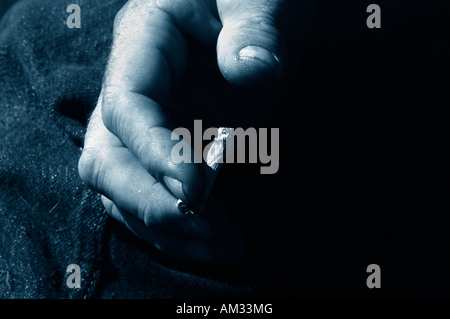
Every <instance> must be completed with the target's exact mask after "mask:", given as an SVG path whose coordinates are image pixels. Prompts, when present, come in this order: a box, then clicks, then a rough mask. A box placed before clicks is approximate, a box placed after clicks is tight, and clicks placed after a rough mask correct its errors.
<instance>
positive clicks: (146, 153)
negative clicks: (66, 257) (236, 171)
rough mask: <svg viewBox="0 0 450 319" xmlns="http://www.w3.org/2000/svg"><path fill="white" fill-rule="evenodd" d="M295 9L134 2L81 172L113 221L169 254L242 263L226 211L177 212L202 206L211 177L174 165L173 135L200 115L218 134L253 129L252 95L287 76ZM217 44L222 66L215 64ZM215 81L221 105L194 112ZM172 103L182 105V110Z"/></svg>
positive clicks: (245, 1)
mask: <svg viewBox="0 0 450 319" xmlns="http://www.w3.org/2000/svg"><path fill="white" fill-rule="evenodd" d="M288 2H291V1H290V0H284V1H283V0H266V1H260V0H217V2H216V1H212V0H182V1H181V0H145V1H144V0H130V1H128V2H127V4H126V5H125V6H124V7H123V8H122V9H121V10H120V11H119V12H118V14H117V16H116V19H115V22H114V39H113V46H112V50H111V55H110V59H109V62H108V64H107V69H106V73H105V78H104V83H103V86H102V91H101V94H100V97H99V100H98V104H97V106H96V108H95V110H94V112H93V114H92V116H91V118H90V121H89V125H88V128H87V133H86V137H85V143H84V149H83V153H82V156H81V158H80V161H79V173H80V176H81V178H82V179H83V181H84V182H86V183H87V184H88V185H89V186H90V187H92V188H93V189H94V190H96V191H97V192H99V193H101V194H102V195H103V196H102V201H103V204H104V206H105V208H106V211H107V212H108V213H109V214H110V215H111V216H112V217H114V218H115V219H117V220H119V221H120V222H122V223H124V224H125V225H126V226H127V227H128V228H129V229H131V230H132V231H133V232H134V233H135V234H136V235H137V236H139V237H141V238H142V239H143V240H145V241H146V242H148V243H150V244H152V245H154V246H155V247H156V248H158V249H159V250H160V251H161V252H163V253H164V254H166V255H168V256H171V257H174V258H178V259H185V260H191V261H201V262H208V263H227V262H236V261H238V260H239V259H241V258H242V256H243V243H242V240H241V237H240V236H239V235H238V233H237V231H236V230H235V229H234V228H233V227H232V226H231V225H230V224H229V223H228V222H227V221H226V218H225V212H224V211H223V209H222V208H221V206H220V204H217V203H216V204H211V203H209V204H208V205H206V208H205V214H204V215H202V216H196V217H193V218H190V217H188V216H185V215H183V214H181V213H180V211H179V210H178V208H177V206H176V202H177V200H178V199H182V200H183V201H185V202H188V203H189V204H191V205H194V206H201V205H203V204H204V202H205V199H206V196H205V191H206V190H205V187H206V177H205V167H204V165H203V164H196V163H179V164H177V163H174V162H173V161H172V159H171V149H172V147H173V146H174V145H175V144H176V143H178V141H174V140H172V139H171V133H172V129H173V128H174V125H175V124H179V123H180V122H179V121H178V119H177V116H176V114H178V115H179V114H183V117H184V119H185V120H186V119H190V120H191V121H192V119H193V118H194V116H198V114H196V115H193V114H195V113H196V112H200V113H201V114H203V116H205V118H209V119H210V118H212V117H214V118H216V119H219V121H220V123H216V125H218V126H225V125H228V126H229V125H230V119H237V120H238V121H237V122H236V123H249V122H250V121H249V118H250V119H251V118H252V117H253V120H255V119H254V117H255V116H254V115H255V114H258V115H259V116H264V115H265V114H267V113H268V110H267V108H265V107H263V105H264V103H263V102H262V101H264V100H265V98H264V96H265V95H264V94H262V92H263V91H258V90H255V88H258V87H264V88H270V87H271V86H272V85H274V84H275V83H276V82H277V80H278V79H279V78H280V76H281V74H282V69H283V65H284V62H283V61H284V60H285V57H286V46H285V44H284V43H283V41H282V39H283V38H284V37H282V34H281V32H282V31H281V30H280V29H279V27H278V25H280V22H281V21H280V18H282V19H287V17H289V16H288V15H284V16H283V15H282V12H283V10H286V5H287V3H288ZM291 16H292V15H291ZM293 18H296V17H295V15H294V17H293ZM283 22H286V21H285V20H283ZM214 45H217V64H216V62H215V61H214V62H212V63H211V62H210V60H208V57H211V53H212V54H214ZM196 50H197V51H196ZM199 52H200V53H199ZM196 53H198V54H196ZM203 57H206V58H205V59H203ZM193 63H198V64H193ZM193 65H194V66H195V67H198V68H196V69H193V68H192V66H193ZM211 65H212V67H211ZM217 67H218V68H217ZM215 70H220V73H221V74H222V75H223V77H224V78H225V80H223V78H221V76H220V73H219V72H218V71H217V72H215ZM189 71H193V72H199V74H201V76H195V75H194V76H193V75H192V74H188V73H187V72H189ZM205 76H207V77H206V78H205ZM191 78H193V79H195V81H190V79H191ZM210 83H214V92H215V94H216V96H219V97H220V99H217V101H216V102H217V103H213V105H214V107H212V106H211V103H209V104H208V103H206V104H205V105H204V106H203V107H201V108H196V109H195V107H192V106H191V105H190V104H189V103H187V99H186V100H183V98H181V99H180V96H182V97H183V96H185V95H183V92H193V91H192V88H194V89H195V88H200V90H203V91H202V94H201V95H204V94H208V93H210V92H209V91H210V90H209V87H208V85H209V84H210ZM242 88H245V89H242ZM266 91H267V90H266ZM194 92H195V91H194ZM223 92H225V93H226V94H224V93H223ZM225 96H226V98H222V97H225ZM174 97H178V99H179V100H181V104H182V107H181V108H179V107H178V109H177V108H175V109H176V110H177V111H176V112H173V109H174V107H173V106H174V105H176V104H177V103H174ZM219 100H220V101H221V102H222V103H219ZM249 101H251V102H252V103H249ZM258 101H259V102H258ZM183 104H184V105H183ZM242 106H243V107H242ZM178 118H179V117H178ZM197 118H198V117H197ZM208 207H212V209H209V208H208Z"/></svg>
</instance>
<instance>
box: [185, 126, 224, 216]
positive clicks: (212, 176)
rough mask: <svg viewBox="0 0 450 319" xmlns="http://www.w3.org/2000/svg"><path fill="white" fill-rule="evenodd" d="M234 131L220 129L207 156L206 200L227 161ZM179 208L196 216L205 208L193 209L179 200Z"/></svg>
mask: <svg viewBox="0 0 450 319" xmlns="http://www.w3.org/2000/svg"><path fill="white" fill-rule="evenodd" d="M232 133H233V129H232V128H229V127H220V128H219V129H218V132H217V137H215V138H214V141H213V142H212V145H211V147H210V149H209V150H208V153H207V155H206V159H205V162H206V164H207V168H206V190H205V198H207V197H208V196H209V193H210V192H211V189H212V186H213V184H214V181H215V180H216V177H217V174H218V173H219V170H220V168H221V166H222V164H223V162H224V159H225V150H226V144H227V138H229V137H231V136H232ZM177 207H178V209H179V211H180V213H182V214H183V215H188V216H196V215H197V212H199V211H201V210H202V209H203V207H192V206H191V205H189V204H188V203H185V202H184V201H183V200H181V199H178V201H177Z"/></svg>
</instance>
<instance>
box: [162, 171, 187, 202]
mask: <svg viewBox="0 0 450 319" xmlns="http://www.w3.org/2000/svg"><path fill="white" fill-rule="evenodd" d="M163 180H164V183H165V184H166V186H167V188H168V189H169V190H170V191H171V192H172V194H173V195H174V196H175V197H176V198H178V199H181V200H182V201H184V202H187V198H186V196H185V195H184V192H183V184H181V182H180V181H179V180H176V179H175V178H172V177H168V176H164V177H163Z"/></svg>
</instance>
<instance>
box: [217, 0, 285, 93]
mask: <svg viewBox="0 0 450 319" xmlns="http://www.w3.org/2000/svg"><path fill="white" fill-rule="evenodd" d="M282 3H283V1H280V0H266V1H261V0H218V1H217V9H218V13H219V16H220V19H221V21H222V25H223V28H222V30H221V32H220V34H219V38H218V41H217V60H218V64H219V68H220V71H221V72H222V74H223V76H224V77H225V78H226V80H228V81H229V82H230V83H232V84H235V85H239V86H246V87H247V86H250V87H261V86H263V87H264V86H267V85H270V84H272V83H274V81H276V80H277V78H279V76H280V74H281V73H282V64H283V44H282V43H281V34H280V31H279V29H278V27H277V21H276V20H277V14H278V13H279V11H280V9H281V6H282Z"/></svg>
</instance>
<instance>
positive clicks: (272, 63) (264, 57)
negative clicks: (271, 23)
mask: <svg viewBox="0 0 450 319" xmlns="http://www.w3.org/2000/svg"><path fill="white" fill-rule="evenodd" d="M239 59H248V60H250V59H251V60H259V61H261V62H263V63H264V64H266V65H267V66H269V67H271V68H276V67H277V64H278V59H277V58H276V57H275V56H274V55H273V54H272V53H271V52H270V51H269V50H267V49H264V48H261V47H258V46H254V45H249V46H246V47H244V48H242V49H241V51H239Z"/></svg>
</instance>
